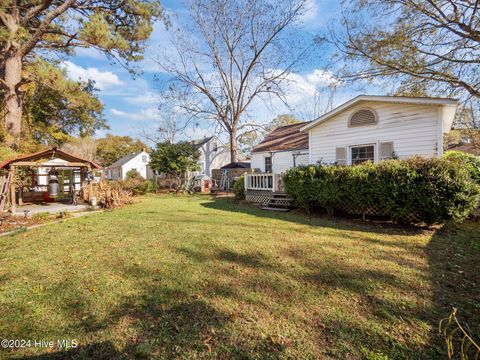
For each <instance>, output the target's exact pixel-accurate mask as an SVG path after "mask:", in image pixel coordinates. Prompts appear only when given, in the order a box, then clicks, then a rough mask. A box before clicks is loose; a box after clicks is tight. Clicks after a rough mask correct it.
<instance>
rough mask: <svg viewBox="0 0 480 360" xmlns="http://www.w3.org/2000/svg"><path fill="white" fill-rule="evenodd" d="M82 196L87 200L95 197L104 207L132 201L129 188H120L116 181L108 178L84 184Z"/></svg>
mask: <svg viewBox="0 0 480 360" xmlns="http://www.w3.org/2000/svg"><path fill="white" fill-rule="evenodd" d="M82 196H83V199H84V200H85V201H88V202H91V200H92V198H93V197H95V198H96V199H97V203H98V204H99V205H101V206H102V207H104V208H106V209H114V208H117V207H121V206H124V205H128V204H132V203H133V202H134V198H133V193H132V191H131V190H126V189H124V188H122V186H121V184H120V183H118V182H115V181H108V180H100V182H98V183H92V184H89V185H85V186H84V187H83V188H82Z"/></svg>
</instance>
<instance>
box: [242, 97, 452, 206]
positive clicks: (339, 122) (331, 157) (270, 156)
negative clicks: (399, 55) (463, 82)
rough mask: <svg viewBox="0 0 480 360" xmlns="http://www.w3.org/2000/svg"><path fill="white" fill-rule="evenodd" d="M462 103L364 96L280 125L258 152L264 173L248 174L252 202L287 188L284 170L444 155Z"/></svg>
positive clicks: (254, 163)
mask: <svg viewBox="0 0 480 360" xmlns="http://www.w3.org/2000/svg"><path fill="white" fill-rule="evenodd" d="M457 107H458V102H457V100H453V99H445V98H420V97H400V96H371V95H360V96H357V97H356V98H354V99H352V100H350V101H347V102H346V103H344V104H343V105H340V106H339V107H337V108H335V109H333V110H332V111H330V112H328V113H326V114H324V115H322V116H321V117H319V118H318V119H316V120H314V121H311V122H309V123H303V124H299V125H289V126H283V127H280V128H277V129H275V130H274V131H273V132H272V133H271V134H269V135H268V136H267V138H266V139H265V140H264V141H263V142H262V143H260V144H259V145H258V146H256V147H255V148H254V149H253V151H252V168H257V169H259V170H260V171H261V173H254V174H248V175H247V176H246V178H245V187H246V190H247V200H249V193H250V194H251V196H250V201H264V200H265V199H264V198H265V196H263V195H259V194H258V191H260V192H262V191H266V192H272V191H273V192H276V191H282V181H281V175H280V174H281V173H282V172H285V171H286V170H288V169H289V168H291V167H294V166H297V165H301V164H316V163H319V162H321V163H327V164H338V165H355V164H359V163H362V162H364V161H373V162H375V163H376V162H378V161H379V160H382V159H391V158H400V159H402V158H408V157H411V156H415V155H420V156H424V157H439V156H442V154H443V139H444V135H445V134H447V133H448V132H449V131H450V129H451V127H452V124H453V120H454V118H455V114H456V111H457Z"/></svg>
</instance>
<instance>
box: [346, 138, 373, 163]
mask: <svg viewBox="0 0 480 360" xmlns="http://www.w3.org/2000/svg"><path fill="white" fill-rule="evenodd" d="M365 146H373V162H374V163H375V164H376V163H377V162H378V143H368V144H358V145H357V144H355V145H349V146H348V165H353V161H352V160H353V159H352V149H353V148H358V147H365Z"/></svg>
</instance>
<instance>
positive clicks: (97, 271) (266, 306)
mask: <svg viewBox="0 0 480 360" xmlns="http://www.w3.org/2000/svg"><path fill="white" fill-rule="evenodd" d="M479 264H480V224H479V223H473V222H467V223H465V224H463V225H462V226H461V227H458V228H457V229H455V230H450V231H441V232H437V233H434V232H430V231H420V230H411V229H402V228H393V227H381V226H375V225H368V224H365V223H361V222H358V221H357V222H356V221H347V220H334V219H325V218H308V217H304V216H301V215H296V214H294V213H286V214H285V213H270V212H265V211H262V210H257V209H255V208H252V207H248V206H246V205H241V204H238V203H236V202H234V201H233V200H229V199H225V198H223V199H222V198H213V197H209V196H193V197H175V196H170V195H165V196H161V197H154V196H152V197H147V198H145V199H144V200H142V201H141V202H140V203H138V204H135V205H132V206H128V207H125V208H123V209H120V210H115V211H112V212H104V213H99V214H93V215H91V216H87V217H83V218H79V219H73V220H69V221H66V222H64V223H60V224H53V225H49V226H45V227H42V228H38V229H35V230H32V231H28V232H26V233H19V234H17V235H14V236H8V237H3V238H0V319H1V320H0V337H1V338H7V339H30V340H32V341H33V340H49V341H50V340H53V341H56V340H57V339H75V340H77V341H78V343H79V346H78V347H77V348H76V349H69V350H64V351H62V350H61V349H58V348H54V349H51V348H23V349H17V350H14V351H10V350H9V351H6V350H3V352H0V357H4V358H26V359H49V358H52V359H57V358H58V359H60V358H62V359H63V358H75V359H83V358H92V359H117V358H136V357H139V358H142V357H143V358H172V357H177V358H188V359H192V358H212V357H213V358H222V359H224V358H244V359H253V358H257V359H266V358H272V359H273V358H304V359H308V358H312V359H313V358H316V359H318V358H321V359H323V358H327V359H328V358H338V359H357V358H366V359H422V358H425V359H435V358H438V359H445V358H446V356H445V350H444V348H445V347H444V345H443V342H442V339H441V337H440V336H439V335H438V330H437V326H438V322H439V321H440V319H442V318H443V317H446V316H448V314H449V312H450V309H451V306H452V305H455V306H458V308H459V318H460V319H461V320H462V321H465V322H468V324H469V325H470V328H471V329H472V330H473V331H474V332H476V335H478V334H479V333H480V331H479V326H480V325H479V324H480V275H479ZM0 351H2V350H0Z"/></svg>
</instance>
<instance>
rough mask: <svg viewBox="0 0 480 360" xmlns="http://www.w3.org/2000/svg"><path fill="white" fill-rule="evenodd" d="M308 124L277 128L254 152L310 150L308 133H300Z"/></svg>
mask: <svg viewBox="0 0 480 360" xmlns="http://www.w3.org/2000/svg"><path fill="white" fill-rule="evenodd" d="M307 124H308V123H307V122H302V123H298V124H292V125H285V126H280V127H278V128H276V129H275V130H273V131H272V132H271V133H270V134H268V135H267V137H266V138H265V139H264V140H263V141H262V142H261V143H260V144H258V145H257V146H255V147H254V148H253V150H252V152H253V153H255V152H262V151H284V150H300V149H308V133H302V132H300V129H301V128H302V127H304V126H306V125H307Z"/></svg>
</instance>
